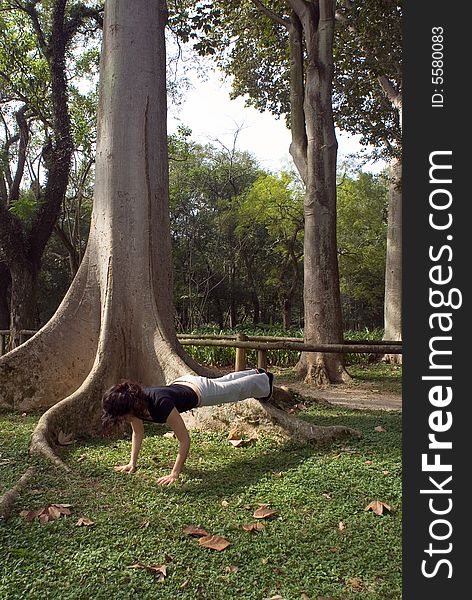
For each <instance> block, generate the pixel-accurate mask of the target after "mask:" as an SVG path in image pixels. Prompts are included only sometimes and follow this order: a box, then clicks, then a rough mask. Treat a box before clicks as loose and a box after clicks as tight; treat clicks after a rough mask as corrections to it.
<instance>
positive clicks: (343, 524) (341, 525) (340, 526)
mask: <svg viewBox="0 0 472 600" xmlns="http://www.w3.org/2000/svg"><path fill="white" fill-rule="evenodd" d="M338 529H339V531H343V530H344V529H346V524H345V523H344V521H339V523H338Z"/></svg>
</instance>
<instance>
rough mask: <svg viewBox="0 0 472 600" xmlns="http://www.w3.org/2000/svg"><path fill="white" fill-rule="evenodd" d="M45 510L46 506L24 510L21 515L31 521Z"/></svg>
mask: <svg viewBox="0 0 472 600" xmlns="http://www.w3.org/2000/svg"><path fill="white" fill-rule="evenodd" d="M43 511H44V508H39V509H38V510H22V511H21V512H20V515H21V516H22V517H24V518H25V519H26V520H27V521H29V522H30V523H31V521H32V520H33V519H36V517H39V516H40V515H41V514H42V513H43Z"/></svg>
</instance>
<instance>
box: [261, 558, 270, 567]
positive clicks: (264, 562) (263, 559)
mask: <svg viewBox="0 0 472 600" xmlns="http://www.w3.org/2000/svg"><path fill="white" fill-rule="evenodd" d="M268 562H269V559H268V558H261V563H262V564H263V565H266V564H267V563H268Z"/></svg>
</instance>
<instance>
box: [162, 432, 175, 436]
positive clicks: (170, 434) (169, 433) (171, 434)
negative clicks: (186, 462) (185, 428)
mask: <svg viewBox="0 0 472 600" xmlns="http://www.w3.org/2000/svg"><path fill="white" fill-rule="evenodd" d="M163 437H165V438H174V437H175V433H174V432H173V431H167V432H166V433H164V435H163Z"/></svg>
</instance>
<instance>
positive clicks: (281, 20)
mask: <svg viewBox="0 0 472 600" xmlns="http://www.w3.org/2000/svg"><path fill="white" fill-rule="evenodd" d="M252 3H253V4H254V6H256V8H257V10H259V11H260V12H261V13H264V14H265V15H266V17H269V19H271V20H272V21H274V23H278V24H279V25H282V26H283V27H285V28H287V29H288V27H289V26H290V20H289V19H284V18H283V17H281V16H280V15H278V14H277V13H276V12H274V11H273V10H272V9H270V8H269V7H268V6H266V5H265V4H263V3H262V2H260V0H252Z"/></svg>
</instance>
